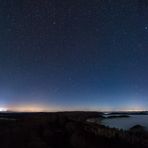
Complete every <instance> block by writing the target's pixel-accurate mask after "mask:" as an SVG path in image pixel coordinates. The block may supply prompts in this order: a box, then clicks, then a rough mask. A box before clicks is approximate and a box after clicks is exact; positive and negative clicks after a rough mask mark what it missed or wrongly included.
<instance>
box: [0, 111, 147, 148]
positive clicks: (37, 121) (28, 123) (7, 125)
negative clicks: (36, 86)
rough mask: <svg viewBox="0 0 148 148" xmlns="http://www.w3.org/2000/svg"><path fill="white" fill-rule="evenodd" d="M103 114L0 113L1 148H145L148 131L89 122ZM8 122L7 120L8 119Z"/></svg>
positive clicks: (140, 128) (137, 126)
mask: <svg viewBox="0 0 148 148" xmlns="http://www.w3.org/2000/svg"><path fill="white" fill-rule="evenodd" d="M102 117H103V113H101V112H56V113H1V114H0V118H1V120H0V143H1V144H0V147H1V148H62V147H63V148H99V147H101V148H118V147H120V148H127V147H129V148H130V147H134V148H146V147H148V132H146V131H145V130H144V128H143V127H142V126H140V125H136V126H135V127H132V128H131V129H130V130H129V131H124V130H118V129H115V128H109V127H105V126H104V125H100V124H97V123H92V122H91V123H90V122H87V121H86V120H87V119H89V118H99V119H101V118H102ZM5 119H7V120H5Z"/></svg>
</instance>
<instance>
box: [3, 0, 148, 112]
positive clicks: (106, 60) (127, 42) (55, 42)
mask: <svg viewBox="0 0 148 148" xmlns="http://www.w3.org/2000/svg"><path fill="white" fill-rule="evenodd" d="M0 22H1V23H0V106H1V107H6V108H8V109H10V110H11V109H16V110H17V106H23V105H24V106H25V107H26V108H29V107H27V105H29V106H32V105H37V106H38V105H39V106H41V107H40V108H43V109H44V108H45V109H46V110H48V109H49V110H50V109H51V110H52V109H53V110H54V109H55V110H69V109H72V110H126V109H127V110H129V109H137V110H138V109H141V110H147V105H148V98H147V97H148V93H147V88H148V79H147V75H148V67H147V64H148V50H147V47H148V3H147V1H146V0H133V1H131V0H124V1H123V0H118V1H114V0H91V1H89V0H85V1H84V0H70V1H69V0H63V1H61V0H44V1H42V0H35V1H30V0H21V1H20V0H13V1H10V0H5V1H1V2H0ZM37 108H38V107H37Z"/></svg>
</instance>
